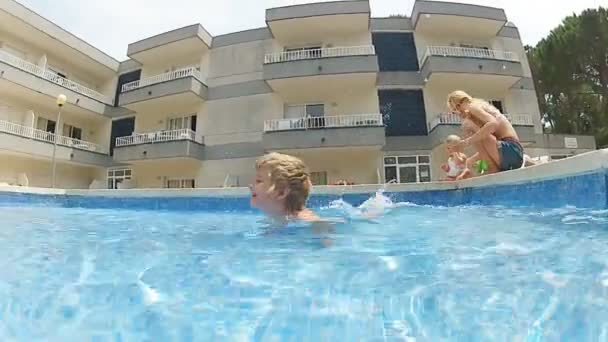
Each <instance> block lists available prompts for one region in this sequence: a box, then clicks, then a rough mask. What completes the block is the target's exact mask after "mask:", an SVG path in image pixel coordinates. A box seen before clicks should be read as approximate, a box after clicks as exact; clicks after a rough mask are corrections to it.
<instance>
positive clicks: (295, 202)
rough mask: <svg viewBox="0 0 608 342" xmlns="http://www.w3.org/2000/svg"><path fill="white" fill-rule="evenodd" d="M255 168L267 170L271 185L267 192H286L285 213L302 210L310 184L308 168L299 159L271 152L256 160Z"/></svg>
mask: <svg viewBox="0 0 608 342" xmlns="http://www.w3.org/2000/svg"><path fill="white" fill-rule="evenodd" d="M255 167H256V169H261V168H264V169H266V170H268V172H269V176H270V182H271V183H272V185H271V187H270V189H269V191H279V192H284V191H287V197H285V209H286V210H287V212H289V213H295V212H298V211H300V210H302V209H304V206H305V205H306V201H307V200H308V196H309V194H310V188H311V187H312V184H311V182H310V174H309V172H308V168H307V167H306V164H304V162H303V161H302V160H301V159H299V158H296V157H294V156H290V155H287V154H282V153H276V152H273V153H268V154H265V155H263V156H262V157H260V158H258V160H257V161H256V163H255Z"/></svg>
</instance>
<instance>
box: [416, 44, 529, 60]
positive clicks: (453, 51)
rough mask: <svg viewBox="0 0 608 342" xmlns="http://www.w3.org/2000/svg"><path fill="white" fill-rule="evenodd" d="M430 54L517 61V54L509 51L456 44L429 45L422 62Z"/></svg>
mask: <svg viewBox="0 0 608 342" xmlns="http://www.w3.org/2000/svg"><path fill="white" fill-rule="evenodd" d="M430 56H444V57H469V58H483V59H495V60H501V61H511V62H517V61H519V58H518V57H517V54H516V53H514V52H510V51H500V50H489V49H476V48H464V47H456V46H429V47H428V48H427V50H426V54H425V55H424V58H423V61H422V62H423V63H424V61H426V59H427V58H429V57H430Z"/></svg>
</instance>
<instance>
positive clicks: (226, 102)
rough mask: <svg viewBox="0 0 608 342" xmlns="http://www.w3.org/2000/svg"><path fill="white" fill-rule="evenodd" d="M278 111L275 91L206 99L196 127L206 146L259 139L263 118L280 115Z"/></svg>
mask: <svg viewBox="0 0 608 342" xmlns="http://www.w3.org/2000/svg"><path fill="white" fill-rule="evenodd" d="M282 112H283V103H282V102H281V99H280V98H279V97H278V96H277V95H275V94H261V95H253V96H241V97H235V98H229V99H223V100H216V101H209V102H207V104H206V106H205V109H204V111H203V115H202V116H201V117H200V118H199V121H198V122H197V124H198V127H197V130H199V131H200V132H202V133H203V135H204V136H205V144H207V145H218V144H228V143H235V142H246V141H260V140H261V139H262V136H261V134H262V131H263V129H264V120H267V119H273V118H277V117H282V114H281V113H282Z"/></svg>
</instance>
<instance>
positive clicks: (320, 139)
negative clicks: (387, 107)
mask: <svg viewBox="0 0 608 342" xmlns="http://www.w3.org/2000/svg"><path fill="white" fill-rule="evenodd" d="M384 135H385V134H384V122H383V118H382V114H358V115H341V116H322V117H306V118H294V119H276V120H267V121H265V122H264V136H263V145H264V148H265V149H266V150H289V149H301V148H319V147H349V146H383V145H384V143H385V136H384Z"/></svg>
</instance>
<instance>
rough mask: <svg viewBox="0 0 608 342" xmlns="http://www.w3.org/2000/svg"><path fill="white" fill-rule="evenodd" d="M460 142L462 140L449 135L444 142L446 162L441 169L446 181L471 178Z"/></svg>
mask: <svg viewBox="0 0 608 342" xmlns="http://www.w3.org/2000/svg"><path fill="white" fill-rule="evenodd" d="M461 141H462V139H461V138H460V137H459V136H457V135H450V136H448V137H447V138H446V140H445V148H446V150H447V152H448V162H447V164H443V165H441V169H442V170H443V171H445V172H446V173H447V177H446V180H448V181H458V180H462V179H466V178H469V177H471V170H470V169H469V168H468V167H467V155H466V154H465V153H464V151H463V148H462V147H461V144H460V143H461Z"/></svg>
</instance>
